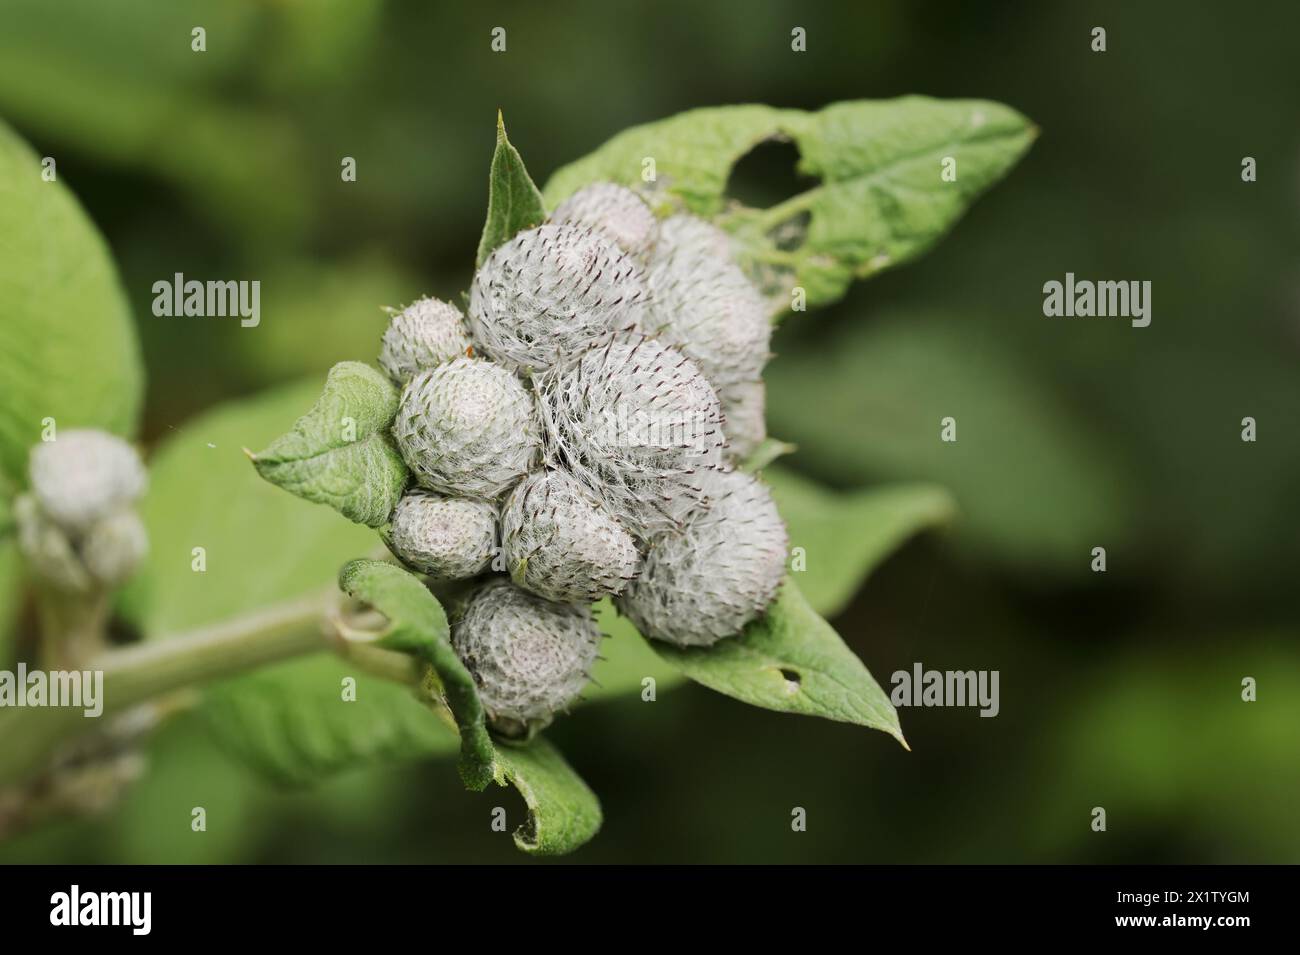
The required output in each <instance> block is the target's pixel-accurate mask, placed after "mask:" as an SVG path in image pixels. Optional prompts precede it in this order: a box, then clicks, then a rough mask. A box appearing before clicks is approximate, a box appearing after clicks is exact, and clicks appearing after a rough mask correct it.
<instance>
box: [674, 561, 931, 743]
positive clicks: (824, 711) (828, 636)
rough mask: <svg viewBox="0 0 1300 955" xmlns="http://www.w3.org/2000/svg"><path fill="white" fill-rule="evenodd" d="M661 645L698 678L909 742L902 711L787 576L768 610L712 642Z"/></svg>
mask: <svg viewBox="0 0 1300 955" xmlns="http://www.w3.org/2000/svg"><path fill="white" fill-rule="evenodd" d="M652 645H653V646H654V648H655V651H656V652H657V653H658V654H659V655H660V656H661V657H663V658H664V659H665V660H667V661H668V662H669V663H671V664H672V665H673V666H675V667H677V668H678V669H679V670H681V671H682V672H683V673H685V674H686V675H687V676H688V677H690V678H691V679H692V680H694V681H695V682H696V683H701V684H703V685H704V686H707V687H709V688H710V689H712V690H717V691H718V692H719V693H723V694H726V695H727V696H730V697H734V698H735V699H737V700H741V701H742V702H745V703H751V704H753V705H754V706H761V707H763V708H764V709H768V710H777V711H779V712H782V713H803V714H806V715H808V716H822V717H825V718H826V719H830V720H838V721H840V722H843V723H856V724H858V725H859V726H868V727H871V728H872V729H878V730H883V731H884V732H886V733H888V734H889V735H890V736H893V737H894V738H895V739H897V740H898V741H899V742H900V743H902V744H903V745H904V746H907V742H906V741H905V740H904V739H903V732H902V730H901V729H900V728H899V725H898V713H897V712H896V711H895V710H894V706H893V704H892V703H890V702H889V697H888V696H887V695H886V694H885V691H884V690H882V689H881V688H880V684H879V683H877V682H876V680H875V678H874V677H873V676H872V675H871V674H870V673H869V672H868V671H867V668H866V667H865V666H863V665H862V661H861V660H859V659H858V658H857V657H856V656H854V654H853V651H852V650H850V649H849V648H848V647H847V646H845V644H844V641H843V640H841V639H840V636H839V634H837V633H836V632H835V631H834V630H833V629H831V626H830V624H828V623H827V622H826V621H825V620H823V619H822V618H821V617H819V616H818V615H817V612H816V611H815V610H813V609H812V607H810V606H808V601H806V600H805V599H804V597H803V594H801V593H800V592H799V588H798V587H797V586H796V585H795V584H794V582H793V581H791V580H787V581H786V582H785V583H784V584H783V585H782V586H781V591H780V593H779V594H777V598H776V600H775V601H774V602H773V603H772V606H771V607H769V608H768V610H767V613H766V614H765V615H764V616H762V617H761V618H759V619H758V620H755V621H754V622H753V623H751V624H750V625H749V626H748V627H746V628H745V630H744V632H743V633H741V634H740V635H738V636H735V637H729V638H728V639H726V640H720V641H719V642H718V643H715V644H714V645H713V646H711V647H689V648H687V647H675V646H672V645H670V644H666V643H661V642H659V641H653V642H652Z"/></svg>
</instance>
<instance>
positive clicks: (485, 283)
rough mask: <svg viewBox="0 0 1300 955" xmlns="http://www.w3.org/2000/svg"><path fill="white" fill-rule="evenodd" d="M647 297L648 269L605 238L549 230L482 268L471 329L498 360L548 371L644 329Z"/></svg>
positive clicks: (525, 238) (515, 242) (510, 245)
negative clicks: (617, 335)
mask: <svg viewBox="0 0 1300 955" xmlns="http://www.w3.org/2000/svg"><path fill="white" fill-rule="evenodd" d="M646 297H647V292H646V287H645V279H644V277H643V275H642V273H641V270H640V268H639V267H638V266H637V264H636V263H635V262H634V261H633V260H632V259H631V258H630V257H629V256H628V255H627V254H626V253H624V252H623V251H622V250H621V249H620V248H619V247H618V246H617V245H615V244H614V242H613V240H612V239H610V238H609V237H608V236H607V235H606V234H605V233H603V232H601V231H599V230H596V229H592V228H585V229H584V228H578V227H576V226H569V225H556V224H547V225H541V226H538V227H537V228H536V229H529V230H527V231H525V232H520V233H519V234H518V235H516V236H515V237H514V238H513V239H511V240H510V241H509V242H507V243H506V244H505V245H503V246H501V247H500V248H498V249H497V250H496V251H494V252H493V253H492V254H491V255H489V256H488V258H487V261H485V262H484V263H483V265H482V267H481V268H480V269H479V270H478V273H477V274H476V275H475V276H474V283H473V287H472V288H471V291H470V303H469V322H470V331H471V333H472V334H473V337H474V341H475V342H476V343H477V344H478V345H479V347H480V348H482V350H483V351H484V353H485V354H486V355H487V356H488V357H490V358H492V359H493V360H494V361H498V362H501V363H502V364H503V365H506V366H507V367H509V368H512V369H515V370H521V371H530V370H531V371H544V370H545V369H547V368H550V367H551V366H552V365H553V364H555V363H556V362H557V361H558V360H560V359H561V358H563V357H565V356H568V355H572V354H573V353H575V352H577V351H579V350H581V349H582V348H585V347H587V346H588V345H590V344H591V343H592V342H594V341H597V340H599V339H600V338H602V337H603V336H605V335H607V334H608V333H610V332H611V331H616V330H618V329H623V328H634V327H640V325H641V323H642V319H643V318H644V317H645V313H646Z"/></svg>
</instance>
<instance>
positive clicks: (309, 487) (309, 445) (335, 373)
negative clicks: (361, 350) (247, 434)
mask: <svg viewBox="0 0 1300 955" xmlns="http://www.w3.org/2000/svg"><path fill="white" fill-rule="evenodd" d="M397 403H398V394H397V389H396V388H394V387H393V384H392V382H390V381H389V380H388V378H387V377H386V376H385V375H383V374H382V373H380V372H379V371H376V370H375V369H374V368H371V367H370V366H369V365H363V364H361V363H360V362H355V361H345V362H341V363H339V364H337V365H335V366H334V367H333V368H331V369H330V373H329V376H328V377H327V378H326V379H325V390H324V392H323V393H322V394H321V396H320V398H318V399H317V400H316V403H315V404H314V405H313V406H312V408H311V410H310V411H308V412H307V413H306V414H305V415H303V416H302V417H301V418H299V419H298V421H297V423H296V424H294V426H293V429H292V430H291V431H289V432H288V433H287V434H284V435H282V436H280V437H279V438H277V439H276V440H274V441H272V442H271V444H270V445H269V446H268V447H267V448H266V450H265V451H260V452H258V453H257V454H254V455H252V460H253V466H254V467H255V468H257V473H258V474H260V475H262V477H264V478H266V480H268V481H270V482H271V483H272V484H276V485H278V486H280V487H282V488H284V489H285V490H286V491H288V492H289V493H291V494H296V495H298V496H299V497H301V498H305V499H306V500H308V501H314V502H316V503H318V504H328V505H329V506H330V507H332V508H334V509H335V510H336V511H338V512H339V513H340V514H342V515H343V516H344V517H346V518H347V519H348V520H350V521H356V522H357V523H358V524H365V525H367V526H369V527H378V526H380V525H381V524H383V523H385V522H386V521H387V520H388V516H389V515H390V514H391V513H392V512H393V508H394V507H396V506H397V502H398V501H399V500H400V499H401V496H402V490H403V489H404V488H405V487H406V481H407V478H408V477H409V476H410V472H409V471H407V468H406V462H405V461H403V460H402V455H401V454H400V453H399V452H398V450H397V448H396V446H395V445H394V444H393V440H392V438H391V437H390V435H389V433H388V428H389V425H391V424H392V422H393V416H394V415H396V414H397Z"/></svg>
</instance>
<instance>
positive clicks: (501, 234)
mask: <svg viewBox="0 0 1300 955" xmlns="http://www.w3.org/2000/svg"><path fill="white" fill-rule="evenodd" d="M545 218H546V207H545V206H543V205H542V194H541V193H540V192H538V191H537V186H536V185H534V184H533V180H532V179H531V178H529V176H528V170H527V169H525V168H524V160H523V158H522V157H520V155H519V150H517V149H515V147H514V146H512V145H511V144H510V140H509V139H507V138H506V124H505V120H504V119H502V117H501V113H500V111H498V112H497V148H496V151H495V152H494V153H493V154H492V169H491V172H490V173H489V175H488V211H487V222H485V223H484V224H483V236H482V238H480V239H479V243H478V255H477V256H476V257H475V260H474V264H475V267H477V266H480V265H482V264H483V262H484V260H485V259H486V258H487V257H488V256H489V255H491V254H492V250H493V249H495V248H497V247H498V246H501V245H504V244H505V243H507V242H509V241H510V240H511V239H512V238H514V236H515V233H517V232H522V231H523V230H524V229H531V228H532V227H533V226H536V225H540V224H541V223H542V220H544V219H545Z"/></svg>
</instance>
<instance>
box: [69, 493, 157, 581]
mask: <svg viewBox="0 0 1300 955" xmlns="http://www.w3.org/2000/svg"><path fill="white" fill-rule="evenodd" d="M148 552H149V535H148V533H147V532H146V531H145V529H144V521H142V520H140V515H139V514H137V513H136V512H135V511H133V510H122V511H118V512H117V513H116V514H110V515H109V516H108V517H105V518H103V519H102V520H100V521H97V522H95V524H93V525H92V526H91V528H90V530H89V531H87V532H86V537H85V540H83V541H82V544H81V559H82V562H83V563H84V564H85V565H86V570H88V571H90V574H91V576H92V577H94V578H95V579H96V580H97V581H99V582H100V583H101V584H103V585H105V586H106V587H116V586H117V585H118V584H121V583H124V582H125V581H126V580H127V579H128V578H129V577H130V576H131V575H132V574H133V573H135V569H136V568H137V567H139V566H140V562H141V561H142V560H144V558H145V555H146V554H147V553H148Z"/></svg>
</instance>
